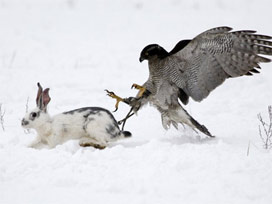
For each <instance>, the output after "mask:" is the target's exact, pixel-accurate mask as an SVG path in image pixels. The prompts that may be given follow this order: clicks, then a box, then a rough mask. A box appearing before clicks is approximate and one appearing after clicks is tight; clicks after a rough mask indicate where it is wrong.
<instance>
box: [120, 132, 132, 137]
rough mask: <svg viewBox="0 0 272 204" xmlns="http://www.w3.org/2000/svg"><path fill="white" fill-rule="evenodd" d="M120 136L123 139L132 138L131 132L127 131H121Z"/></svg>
mask: <svg viewBox="0 0 272 204" xmlns="http://www.w3.org/2000/svg"><path fill="white" fill-rule="evenodd" d="M121 135H122V136H123V137H124V138H127V137H131V136H132V134H131V132H129V131H121Z"/></svg>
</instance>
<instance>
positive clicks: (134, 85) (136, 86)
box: [131, 84, 146, 97]
mask: <svg viewBox="0 0 272 204" xmlns="http://www.w3.org/2000/svg"><path fill="white" fill-rule="evenodd" d="M131 88H135V89H138V90H139V92H138V94H137V97H142V96H143V94H144V92H145V91H146V88H145V87H143V86H140V85H138V84H132V86H131Z"/></svg>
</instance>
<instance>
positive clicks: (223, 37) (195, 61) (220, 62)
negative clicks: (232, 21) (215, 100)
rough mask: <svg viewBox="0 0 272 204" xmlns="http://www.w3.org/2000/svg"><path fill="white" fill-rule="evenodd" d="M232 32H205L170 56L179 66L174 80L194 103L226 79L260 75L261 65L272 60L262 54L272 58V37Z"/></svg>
mask: <svg viewBox="0 0 272 204" xmlns="http://www.w3.org/2000/svg"><path fill="white" fill-rule="evenodd" d="M231 30H232V28H229V27H218V28H213V29H210V30H208V31H205V32H203V33H201V34H200V35H198V36H197V37H195V38H194V39H193V40H192V41H190V42H189V43H188V44H187V45H186V46H185V47H184V48H183V49H182V50H180V51H178V52H176V53H175V54H172V55H171V56H170V57H169V58H170V59H169V60H175V62H176V63H177V64H178V66H173V69H175V70H173V72H170V80H171V81H172V82H173V83H175V84H176V85H177V86H178V87H180V88H182V89H183V90H184V92H185V93H186V94H187V95H188V96H190V97H192V98H193V99H194V100H196V101H201V100H203V99H204V98H206V97H207V96H208V95H209V93H210V92H211V91H212V90H214V89H215V88H216V87H217V86H219V85H220V84H222V83H223V82H224V80H225V79H226V78H229V77H238V76H243V75H251V74H252V73H256V72H257V73H258V71H257V70H256V69H255V68H260V67H259V63H261V62H270V61H271V60H270V59H268V58H265V57H263V56H260V54H261V55H272V42H271V39H272V37H270V36H266V35H258V34H255V33H256V31H251V30H242V31H235V32H230V31H231ZM170 53H171V52H170Z"/></svg>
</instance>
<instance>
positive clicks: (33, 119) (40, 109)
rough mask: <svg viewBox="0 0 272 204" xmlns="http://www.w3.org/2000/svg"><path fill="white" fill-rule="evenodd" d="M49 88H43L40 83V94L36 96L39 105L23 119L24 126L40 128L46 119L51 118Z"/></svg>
mask: <svg viewBox="0 0 272 204" xmlns="http://www.w3.org/2000/svg"><path fill="white" fill-rule="evenodd" d="M50 100H51V99H50V97H49V88H47V89H45V90H43V88H42V86H41V85H40V83H38V94H37V98H36V104H37V107H36V108H34V109H33V110H31V111H29V112H28V113H27V114H26V115H25V117H24V118H23V119H22V126H23V127H24V128H34V129H35V128H39V127H40V126H42V125H43V124H44V123H45V122H46V121H48V120H49V118H50V117H49V115H48V113H47V105H48V103H49V102H50Z"/></svg>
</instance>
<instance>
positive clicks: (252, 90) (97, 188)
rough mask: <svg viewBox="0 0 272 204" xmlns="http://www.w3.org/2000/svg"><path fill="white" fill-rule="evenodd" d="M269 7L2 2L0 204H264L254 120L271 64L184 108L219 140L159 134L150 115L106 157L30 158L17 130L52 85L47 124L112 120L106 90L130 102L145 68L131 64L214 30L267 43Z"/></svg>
mask: <svg viewBox="0 0 272 204" xmlns="http://www.w3.org/2000/svg"><path fill="white" fill-rule="evenodd" d="M271 6H272V2H271V0H209V1H201V0H191V1H185V0H183V1H178V0H165V1H164V0H149V1H143V0H130V1H128V0H115V1H111V0H92V1H88V0H0V27H1V32H0V73H1V74H0V82H1V86H0V104H2V106H1V107H2V113H3V112H4V117H3V119H4V128H5V131H3V130H2V129H0V161H1V162H0V203H1V204H10V203H12V204H13V203H20V204H21V203H28V204H31V203H39V204H41V203H65V204H69V203H96V204H99V203H118V204H122V203H130V204H134V203H137V204H138V203H143V204H144V203H146V204H150V203H158V204H160V203H162V204H164V203H177V204H178V203H186V204H188V203H209V204H213V203H214V204H218V203H232V204H233V203H234V204H235V203H239V204H241V203H247V204H249V203H258V204H259V203H261V204H263V203H265V204H266V203H272V192H271V189H272V173H271V169H272V155H271V152H269V151H265V150H264V149H263V148H262V142H261V140H260V138H259V133H258V131H259V130H258V125H259V121H258V119H257V114H258V113H261V114H262V115H263V117H264V119H265V120H267V106H268V105H271V103H272V92H271V88H272V80H271V74H272V64H271V63H270V64H263V65H262V71H261V73H260V74H256V75H254V76H253V77H241V78H239V79H238V78H236V79H229V80H227V81H226V82H225V83H224V84H223V85H222V86H220V87H219V88H217V89H216V90H215V91H213V92H212V93H211V95H210V96H209V97H208V98H207V99H205V100H204V101H203V102H201V103H196V102H193V101H192V100H191V101H190V102H189V105H187V106H186V107H185V108H186V110H187V111H188V112H189V113H190V114H192V115H193V116H194V118H196V119H197V120H198V121H199V122H200V123H203V124H205V126H206V127H208V129H209V130H210V132H211V133H212V134H214V135H216V139H207V138H205V136H203V135H201V136H199V135H197V134H196V133H194V132H193V131H192V130H190V129H189V128H186V129H183V127H180V130H179V131H177V130H175V129H174V128H171V129H170V130H169V131H167V132H166V131H165V130H164V129H163V128H162V125H161V121H160V115H159V113H158V112H157V111H156V110H155V109H154V108H152V107H149V106H147V107H145V108H143V109H142V110H141V111H140V112H139V113H138V116H135V117H132V118H131V119H130V120H128V122H127V124H126V128H125V129H126V130H128V131H131V132H132V134H133V136H132V137H131V138H129V139H126V140H121V141H117V142H115V143H112V144H110V146H109V147H108V148H106V149H104V150H97V149H94V148H92V147H87V148H82V147H80V146H79V145H78V141H68V142H67V143H65V144H62V145H58V146H57V147H56V148H54V149H46V148H45V149H40V150H37V149H32V148H28V145H29V144H30V143H31V142H32V141H33V140H34V138H35V137H36V133H35V132H34V131H30V132H28V133H27V132H25V131H24V129H23V128H22V127H21V125H20V123H21V119H22V118H23V116H24V115H25V111H26V108H27V107H28V108H29V109H33V108H34V107H35V97H36V91H37V87H36V83H37V82H40V83H41V84H42V85H43V86H44V87H50V94H51V102H50V104H49V105H48V108H49V112H50V114H51V115H55V114H58V113H61V112H65V111H69V110H73V109H76V108H80V107H88V106H100V107H103V108H106V109H109V110H114V101H113V99H111V98H109V97H107V96H106V93H105V92H104V89H110V90H112V91H114V92H115V93H116V94H118V95H120V96H126V97H127V96H134V95H135V94H136V91H135V90H131V89H130V87H131V85H132V84H133V83H138V84H142V83H143V82H145V80H146V79H147V77H148V69H147V63H142V64H140V63H139V61H138V59H139V54H140V52H141V50H142V48H143V47H144V46H146V45H147V44H151V43H158V44H160V45H161V46H163V47H164V48H165V49H167V50H170V49H171V48H173V47H174V45H175V44H176V43H177V42H178V41H179V40H181V39H190V38H192V37H194V36H196V35H197V34H199V33H201V32H203V31H205V30H207V29H209V28H212V27H216V26H222V25H226V26H231V27H233V28H234V29H237V30H240V29H254V30H255V29H256V30H257V31H258V32H259V33H261V34H268V35H272V27H271V19H272V13H271ZM28 99H29V100H28ZM27 101H28V103H27ZM128 110H129V107H128V106H127V105H125V104H120V107H119V110H118V111H117V112H116V113H114V116H115V117H116V119H117V120H120V119H122V118H123V117H124V116H125V114H126V113H127V111H128ZM0 128H1V126H0ZM249 144H250V148H249V154H248V155H247V150H248V145H249Z"/></svg>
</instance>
